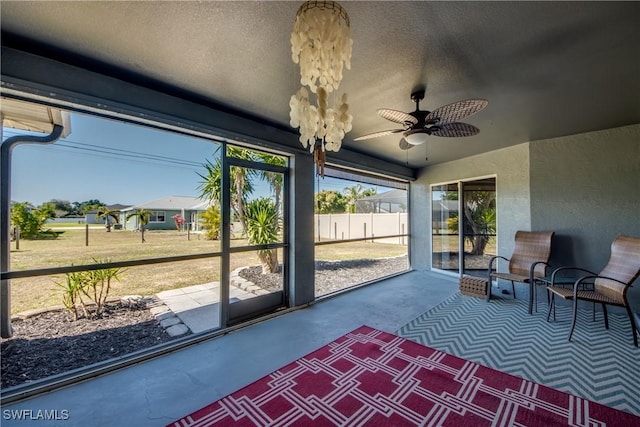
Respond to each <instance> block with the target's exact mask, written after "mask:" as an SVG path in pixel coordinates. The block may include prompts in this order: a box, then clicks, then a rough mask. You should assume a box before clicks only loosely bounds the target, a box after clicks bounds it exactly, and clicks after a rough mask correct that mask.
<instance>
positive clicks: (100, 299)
mask: <svg viewBox="0 0 640 427" xmlns="http://www.w3.org/2000/svg"><path fill="white" fill-rule="evenodd" d="M93 261H94V262H95V263H96V264H104V263H108V262H110V260H97V259H95V258H94V260H93ZM122 273H123V270H122V269H121V268H104V269H100V270H90V271H79V272H75V273H66V278H65V282H64V283H56V284H57V285H58V286H59V287H61V288H62V289H63V292H64V293H63V296H62V302H63V304H64V306H65V308H66V309H67V310H68V311H70V312H71V314H72V315H73V320H78V309H79V308H82V311H83V313H84V315H85V317H87V318H88V317H90V316H89V311H88V310H87V301H91V302H93V304H95V307H96V309H95V312H94V316H95V317H100V316H101V315H102V312H103V311H104V306H105V303H106V302H107V298H108V297H109V291H110V290H111V284H112V280H116V281H120V275H121V274H122ZM83 297H84V298H83ZM85 299H86V300H87V301H85Z"/></svg>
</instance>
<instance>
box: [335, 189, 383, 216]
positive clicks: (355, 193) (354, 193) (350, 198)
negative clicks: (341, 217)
mask: <svg viewBox="0 0 640 427" xmlns="http://www.w3.org/2000/svg"><path fill="white" fill-rule="evenodd" d="M343 191H344V196H345V198H346V199H347V212H349V213H355V212H356V201H357V200H358V199H362V198H363V197H367V196H373V195H374V194H376V190H375V189H373V188H367V189H365V188H364V187H363V186H362V184H360V183H357V184H355V185H352V186H350V187H345V188H344V190H343Z"/></svg>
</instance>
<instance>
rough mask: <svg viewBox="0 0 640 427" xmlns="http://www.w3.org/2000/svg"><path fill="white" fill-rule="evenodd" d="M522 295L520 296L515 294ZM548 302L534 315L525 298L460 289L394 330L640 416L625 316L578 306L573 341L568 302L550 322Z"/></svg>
mask: <svg viewBox="0 0 640 427" xmlns="http://www.w3.org/2000/svg"><path fill="white" fill-rule="evenodd" d="M518 298H523V297H522V296H520V294H519V295H518ZM546 315H547V304H546V301H544V302H543V303H541V304H540V305H539V307H538V312H537V313H534V314H533V315H532V316H529V315H528V314H527V301H526V300H525V299H517V300H513V299H506V298H505V299H500V298H499V299H492V300H491V302H490V303H486V302H485V301H484V300H483V299H480V298H473V297H468V296H463V295H460V294H455V295H453V296H452V297H451V298H449V299H448V300H447V301H444V302H443V303H441V304H440V305H438V306H436V307H434V308H433V309H431V310H429V311H427V312H426V313H423V314H422V315H420V316H418V317H417V318H416V319H414V320H412V321H411V322H409V323H407V324H406V325H404V326H403V327H402V328H400V330H398V331H397V332H396V333H397V334H398V335H400V336H402V337H405V338H408V339H411V340H413V341H416V342H418V343H421V344H424V345H428V346H430V347H433V348H436V349H438V350H441V351H444V352H447V353H450V354H453V355H456V356H459V357H463V358H465V359H467V360H471V361H474V362H477V363H479V364H481V365H484V366H488V367H491V368H494V369H498V370H500V371H502V372H507V373H510V374H513V375H517V376H519V377H522V378H525V379H528V380H530V381H534V382H537V383H540V384H544V385H546V386H549V387H553V388H555V389H558V390H562V391H565V392H567V393H571V394H575V395H577V396H581V397H583V398H586V399H589V400H593V401H596V402H599V403H601V404H603V405H607V406H610V407H613V408H617V409H620V410H623V411H627V412H630V413H633V414H636V415H640V369H638V365H639V364H640V349H638V348H636V347H634V346H633V337H632V334H631V325H630V324H629V319H628V317H626V316H623V315H619V314H613V313H609V330H608V331H607V330H606V329H605V327H604V320H603V317H602V313H601V312H596V321H595V322H593V318H592V311H591V306H587V307H585V308H581V309H580V310H579V311H578V323H577V325H576V330H575V332H574V334H573V338H572V341H571V342H569V341H567V335H568V333H569V328H570V326H571V315H572V309H571V307H570V305H568V304H565V305H563V306H559V307H558V309H557V311H556V321H555V322H554V321H553V319H551V321H550V322H547V321H546Z"/></svg>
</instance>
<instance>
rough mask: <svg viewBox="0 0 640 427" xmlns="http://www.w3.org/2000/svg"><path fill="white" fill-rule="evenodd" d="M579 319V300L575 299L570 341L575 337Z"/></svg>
mask: <svg viewBox="0 0 640 427" xmlns="http://www.w3.org/2000/svg"><path fill="white" fill-rule="evenodd" d="M577 317H578V298H574V299H573V320H572V321H571V330H570V331H569V341H571V336H572V335H573V330H574V329H575V327H576V318H577Z"/></svg>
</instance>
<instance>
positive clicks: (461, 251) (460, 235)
mask: <svg viewBox="0 0 640 427" xmlns="http://www.w3.org/2000/svg"><path fill="white" fill-rule="evenodd" d="M486 179H494V180H495V186H496V189H495V191H496V200H497V199H498V195H497V193H498V179H497V175H483V176H478V177H473V178H465V179H459V180H452V181H445V182H440V183H436V184H431V185H430V186H429V189H430V191H429V193H430V194H431V198H430V204H431V206H430V207H431V209H430V218H431V225H430V228H431V245H429V246H430V247H429V253H430V258H429V259H430V262H431V270H433V271H436V272H438V273H442V274H446V275H450V276H455V277H462V276H463V275H464V215H463V212H464V211H463V209H464V206H463V203H464V185H465V184H466V183H472V182H474V181H482V180H486ZM451 184H456V186H457V191H458V200H457V201H458V218H462V221H460V220H459V221H458V232H457V233H458V271H457V272H455V271H454V270H444V269H440V268H434V267H433V202H434V200H433V189H434V188H435V187H439V186H443V185H451ZM496 211H497V207H496ZM497 236H498V221H497V215H496V245H497ZM497 252H498V251H497V247H496V253H497Z"/></svg>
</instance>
